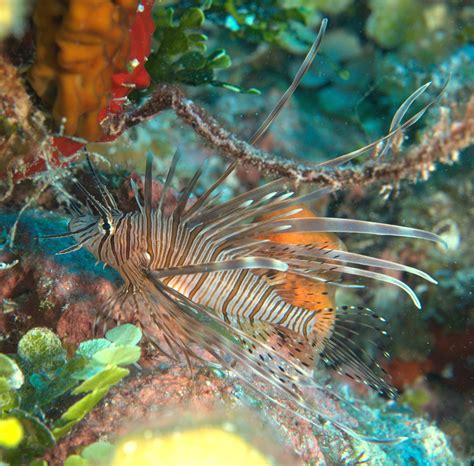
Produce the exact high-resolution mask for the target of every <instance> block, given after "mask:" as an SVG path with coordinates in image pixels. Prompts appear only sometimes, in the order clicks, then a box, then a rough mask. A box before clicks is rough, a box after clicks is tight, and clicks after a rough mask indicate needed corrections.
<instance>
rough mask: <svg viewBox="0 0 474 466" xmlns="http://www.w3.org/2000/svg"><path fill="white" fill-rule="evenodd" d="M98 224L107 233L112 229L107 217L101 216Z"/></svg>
mask: <svg viewBox="0 0 474 466" xmlns="http://www.w3.org/2000/svg"><path fill="white" fill-rule="evenodd" d="M99 226H100V228H101V229H102V230H103V231H104V233H107V234H109V233H110V232H111V230H112V225H111V224H110V222H109V220H108V219H107V218H103V219H102V221H101V223H100V225H99Z"/></svg>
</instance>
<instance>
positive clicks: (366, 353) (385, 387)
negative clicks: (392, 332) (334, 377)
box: [312, 306, 397, 399]
mask: <svg viewBox="0 0 474 466" xmlns="http://www.w3.org/2000/svg"><path fill="white" fill-rule="evenodd" d="M319 313H320V314H322V315H324V314H328V315H330V316H331V317H333V318H334V320H333V321H331V323H332V327H331V328H330V329H328V328H327V324H325V323H324V320H323V321H322V322H321V321H320V319H316V324H315V328H314V333H313V339H312V341H313V343H312V345H313V346H314V347H315V349H316V351H317V353H318V354H319V357H320V359H321V361H322V362H323V363H324V364H326V365H327V366H329V367H330V368H332V369H334V370H335V371H336V372H337V373H338V374H340V375H343V376H346V377H349V378H350V379H353V380H355V381H356V382H358V383H361V384H363V385H366V386H368V387H371V388H372V389H373V390H375V391H377V392H378V393H379V394H381V395H384V396H387V397H388V398H392V399H393V398H395V397H396V395H397V391H396V389H395V388H394V387H392V386H391V385H390V383H389V380H388V379H389V376H388V374H387V372H386V370H385V369H384V367H383V364H380V363H379V362H378V356H379V355H380V354H382V355H383V356H384V358H386V359H388V358H389V357H390V355H389V353H388V352H387V351H384V350H383V349H382V346H385V345H382V344H380V343H379V342H380V340H386V339H387V338H389V335H388V332H387V330H386V327H387V321H386V320H385V319H384V318H383V317H380V316H379V315H377V314H375V313H374V312H373V311H372V310H371V309H369V308H365V307H361V306H338V307H335V308H326V309H321V310H320V311H318V317H319ZM321 326H323V328H321ZM321 335H323V337H321ZM359 335H361V336H360V337H359ZM358 337H359V338H360V339H363V341H364V345H365V346H366V348H362V347H361V346H360V344H359V343H357V338H358Z"/></svg>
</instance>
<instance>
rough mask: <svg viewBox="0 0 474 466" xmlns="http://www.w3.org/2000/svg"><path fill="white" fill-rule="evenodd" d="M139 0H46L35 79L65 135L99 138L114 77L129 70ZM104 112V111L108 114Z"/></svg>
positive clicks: (37, 15)
mask: <svg viewBox="0 0 474 466" xmlns="http://www.w3.org/2000/svg"><path fill="white" fill-rule="evenodd" d="M137 6H138V0H115V1H113V0H42V1H41V2H38V3H37V6H36V9H35V11H34V15H33V20H34V24H35V26H36V61H35V63H34V64H33V66H32V67H31V69H30V72H29V81H30V83H31V85H32V87H33V89H34V90H35V91H36V93H37V94H38V95H39V96H40V97H41V99H42V100H43V101H44V102H45V103H46V104H47V105H49V106H50V107H51V108H52V114H53V118H54V120H55V121H56V123H57V124H58V125H63V128H64V134H65V135H68V136H78V137H82V138H84V139H87V140H90V141H97V140H99V139H100V138H101V136H102V130H101V127H100V120H101V118H100V115H101V112H103V110H105V109H106V108H107V106H108V104H109V101H110V99H111V89H112V75H113V74H114V73H116V72H119V71H125V70H126V66H127V60H128V55H129V49H130V38H129V30H130V27H131V24H132V22H133V19H134V16H135V13H136V10H137ZM102 114H103V113H102Z"/></svg>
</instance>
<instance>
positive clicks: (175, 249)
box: [71, 210, 317, 336]
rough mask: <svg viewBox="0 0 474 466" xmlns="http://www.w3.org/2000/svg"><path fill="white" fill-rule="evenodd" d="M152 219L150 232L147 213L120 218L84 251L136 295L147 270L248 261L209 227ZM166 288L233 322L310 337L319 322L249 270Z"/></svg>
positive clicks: (187, 279)
mask: <svg viewBox="0 0 474 466" xmlns="http://www.w3.org/2000/svg"><path fill="white" fill-rule="evenodd" d="M150 218H151V225H150V229H149V230H148V229H147V221H146V216H145V215H144V214H142V212H141V211H136V212H132V213H126V214H121V215H120V216H116V217H115V218H114V219H113V222H112V224H113V233H112V234H104V235H98V234H96V235H94V237H93V238H91V239H89V240H88V241H87V242H86V243H85V245H84V246H85V247H86V248H87V249H88V250H89V251H90V252H91V253H92V254H94V256H95V257H96V258H97V259H98V260H100V261H101V262H104V263H105V264H108V265H109V266H111V267H113V268H114V269H116V270H117V271H118V272H119V273H120V274H121V276H122V278H123V279H124V281H125V285H126V286H127V287H130V289H134V290H136V289H137V288H139V283H140V280H141V276H142V274H141V272H140V271H141V269H142V268H143V267H146V268H147V269H149V270H151V271H153V270H162V269H169V268H171V267H179V266H185V265H195V264H204V263H208V262H218V261H223V260H228V259H236V258H239V257H245V256H246V255H248V248H240V249H239V250H238V251H236V252H232V251H229V247H228V246H229V245H228V244H227V243H226V242H222V240H221V239H220V238H219V237H218V238H217V239H213V237H212V234H209V232H208V229H207V228H206V227H205V226H195V227H192V226H189V225H188V224H187V223H186V222H179V221H174V218H173V216H166V215H164V214H162V213H161V212H160V211H157V210H153V211H151V215H150ZM84 224H86V225H84ZM84 226H87V220H84V221H83V222H81V224H78V223H74V224H73V223H72V224H71V228H72V229H74V230H78V229H81V228H84ZM94 228H95V225H94V226H93V227H91V228H90V229H87V230H85V231H83V232H82V233H81V234H80V235H78V236H77V237H76V240H77V241H78V242H79V241H81V240H83V239H84V238H87V236H90V235H91V233H93V231H94V230H93V229H94ZM91 230H92V232H91ZM165 282H166V283H167V285H168V286H170V287H171V288H173V289H175V290H177V291H179V292H180V293H182V294H184V295H185V296H186V297H188V298H190V299H192V300H193V301H195V302H197V303H199V304H201V305H204V306H207V307H209V308H210V309H212V310H213V311H214V312H215V313H216V314H217V315H219V316H220V317H222V318H224V319H225V320H227V321H235V320H238V319H249V320H250V321H262V322H267V323H272V324H278V325H281V326H284V327H286V328H288V329H289V330H292V331H294V332H296V333H299V334H301V335H304V336H308V335H309V334H310V333H311V332H312V330H313V328H314V325H315V321H316V318H317V311H315V310H311V309H305V308H303V307H298V306H294V305H292V304H291V303H289V302H286V301H285V300H284V299H282V297H281V296H280V295H279V294H278V293H277V292H276V291H275V290H274V289H273V288H272V286H271V285H270V284H269V283H268V282H267V280H266V278H265V277H264V276H263V275H262V274H259V273H255V272H252V271H249V270H235V271H224V272H214V273H197V274H192V275H180V276H176V277H173V278H171V279H167V280H165Z"/></svg>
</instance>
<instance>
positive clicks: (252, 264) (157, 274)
mask: <svg viewBox="0 0 474 466" xmlns="http://www.w3.org/2000/svg"><path fill="white" fill-rule="evenodd" d="M250 269H269V270H280V271H286V270H287V269H288V265H287V264H286V263H285V262H282V261H280V260H277V259H269V258H267V257H244V258H241V259H235V260H226V261H220V262H207V263H203V264H195V265H184V266H181V267H168V268H166V269H163V270H158V271H153V272H149V274H150V276H152V277H153V278H154V279H156V280H160V279H162V278H165V277H176V276H178V275H190V274H196V273H212V272H223V271H229V270H250Z"/></svg>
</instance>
